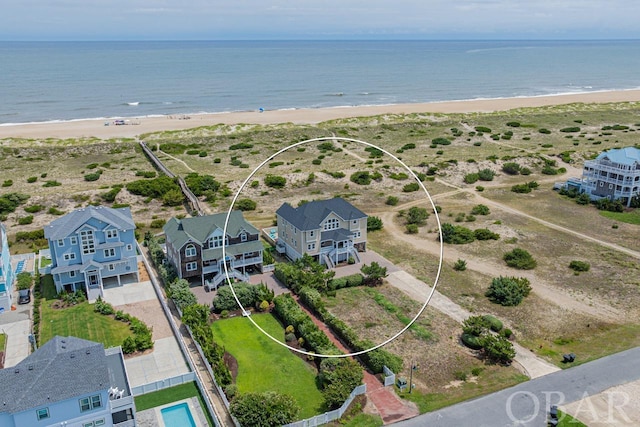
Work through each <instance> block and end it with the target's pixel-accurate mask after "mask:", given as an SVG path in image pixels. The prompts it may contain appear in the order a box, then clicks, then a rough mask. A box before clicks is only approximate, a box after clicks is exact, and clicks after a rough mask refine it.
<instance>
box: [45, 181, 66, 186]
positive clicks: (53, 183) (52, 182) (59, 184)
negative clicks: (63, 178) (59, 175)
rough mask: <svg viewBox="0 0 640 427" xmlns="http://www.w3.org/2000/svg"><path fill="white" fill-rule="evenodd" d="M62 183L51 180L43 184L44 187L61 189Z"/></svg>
mask: <svg viewBox="0 0 640 427" xmlns="http://www.w3.org/2000/svg"><path fill="white" fill-rule="evenodd" d="M61 185H62V183H61V182H59V181H56V180H49V181H47V182H45V183H44V184H42V186H43V187H59V186H61Z"/></svg>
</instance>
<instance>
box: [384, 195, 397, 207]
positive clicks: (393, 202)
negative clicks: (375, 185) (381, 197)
mask: <svg viewBox="0 0 640 427" xmlns="http://www.w3.org/2000/svg"><path fill="white" fill-rule="evenodd" d="M399 201H400V199H398V198H397V197H396V196H389V197H387V200H386V201H385V204H387V205H389V206H396V205H397V204H398V202H399Z"/></svg>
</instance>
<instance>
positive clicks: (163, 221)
mask: <svg viewBox="0 0 640 427" xmlns="http://www.w3.org/2000/svg"><path fill="white" fill-rule="evenodd" d="M166 223H167V220H166V219H164V218H158V219H154V220H153V221H151V224H150V225H149V227H150V228H155V229H158V228H162V227H164V225H165V224H166Z"/></svg>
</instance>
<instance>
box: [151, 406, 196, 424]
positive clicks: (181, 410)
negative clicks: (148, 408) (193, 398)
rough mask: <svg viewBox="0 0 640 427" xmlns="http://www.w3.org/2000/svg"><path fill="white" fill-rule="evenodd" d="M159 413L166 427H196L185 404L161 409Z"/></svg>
mask: <svg viewBox="0 0 640 427" xmlns="http://www.w3.org/2000/svg"><path fill="white" fill-rule="evenodd" d="M160 413H161V414H162V419H163V420H164V425H165V426H167V427H197V426H196V423H195V421H193V416H192V415H191V411H190V410H189V405H188V404H187V403H180V404H178V405H174V406H170V407H168V408H164V409H161V410H160Z"/></svg>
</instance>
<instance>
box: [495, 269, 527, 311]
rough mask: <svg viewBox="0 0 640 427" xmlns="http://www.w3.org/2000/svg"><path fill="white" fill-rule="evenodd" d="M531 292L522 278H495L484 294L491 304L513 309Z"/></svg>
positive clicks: (525, 280)
mask: <svg viewBox="0 0 640 427" xmlns="http://www.w3.org/2000/svg"><path fill="white" fill-rule="evenodd" d="M530 292H531V285H530V283H529V280H528V279H526V278H524V277H519V278H518V277H502V276H500V277H496V278H494V279H493V280H492V281H491V285H490V286H489V289H488V290H487V292H486V293H485V296H487V297H488V298H489V299H490V300H491V301H492V302H494V303H496V304H500V305H503V306H509V307H513V306H516V305H518V304H520V303H521V302H522V300H523V299H524V298H525V297H526V296H527V295H529V293H530Z"/></svg>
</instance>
